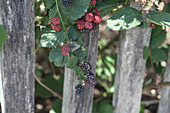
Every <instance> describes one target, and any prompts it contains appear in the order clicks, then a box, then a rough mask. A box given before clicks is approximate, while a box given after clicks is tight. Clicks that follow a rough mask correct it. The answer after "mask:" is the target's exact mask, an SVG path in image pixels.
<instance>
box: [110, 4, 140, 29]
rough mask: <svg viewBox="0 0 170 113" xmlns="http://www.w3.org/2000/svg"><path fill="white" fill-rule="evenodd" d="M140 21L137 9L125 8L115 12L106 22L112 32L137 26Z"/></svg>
mask: <svg viewBox="0 0 170 113" xmlns="http://www.w3.org/2000/svg"><path fill="white" fill-rule="evenodd" d="M141 21H142V15H141V14H140V12H139V11H138V10H137V9H134V8H132V7H126V8H123V9H121V10H119V11H117V12H115V13H114V14H113V15H112V16H111V17H110V18H109V19H108V20H107V26H108V27H109V28H110V29H112V30H123V29H129V28H132V27H135V26H138V25H140V23H141Z"/></svg>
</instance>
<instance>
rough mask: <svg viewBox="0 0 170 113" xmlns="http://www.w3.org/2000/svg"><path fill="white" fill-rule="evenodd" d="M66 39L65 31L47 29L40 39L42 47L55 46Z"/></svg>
mask: <svg viewBox="0 0 170 113" xmlns="http://www.w3.org/2000/svg"><path fill="white" fill-rule="evenodd" d="M64 40H65V33H64V32H63V31H59V32H56V31H54V30H47V32H45V33H44V34H43V35H42V36H41V40H40V47H55V46H57V45H60V44H61V43H62V42H64Z"/></svg>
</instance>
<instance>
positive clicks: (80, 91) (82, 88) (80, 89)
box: [75, 84, 84, 95]
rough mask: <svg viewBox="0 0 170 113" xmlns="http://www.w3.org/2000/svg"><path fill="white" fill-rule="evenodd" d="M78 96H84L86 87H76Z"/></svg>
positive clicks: (78, 85)
mask: <svg viewBox="0 0 170 113" xmlns="http://www.w3.org/2000/svg"><path fill="white" fill-rule="evenodd" d="M75 91H76V95H82V94H83V93H84V86H82V85H81V84H77V85H76V87H75Z"/></svg>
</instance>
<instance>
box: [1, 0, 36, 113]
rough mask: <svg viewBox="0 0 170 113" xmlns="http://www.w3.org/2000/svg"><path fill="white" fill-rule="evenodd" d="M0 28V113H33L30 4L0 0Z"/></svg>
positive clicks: (17, 0)
mask: <svg viewBox="0 0 170 113" xmlns="http://www.w3.org/2000/svg"><path fill="white" fill-rule="evenodd" d="M0 24H2V25H3V26H4V27H5V30H6V32H7V35H8V39H7V40H6V41H5V43H4V46H3V49H2V51H1V54H0V55H1V57H0V70H1V73H0V78H1V87H2V90H3V94H2V96H1V100H2V113H34V45H35V39H34V0H1V1H0Z"/></svg>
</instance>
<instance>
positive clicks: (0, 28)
mask: <svg viewBox="0 0 170 113" xmlns="http://www.w3.org/2000/svg"><path fill="white" fill-rule="evenodd" d="M0 34H1V35H0V50H1V49H2V46H3V43H4V41H5V40H6V39H7V38H8V36H7V34H6V33H5V29H4V27H3V26H2V25H0Z"/></svg>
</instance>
